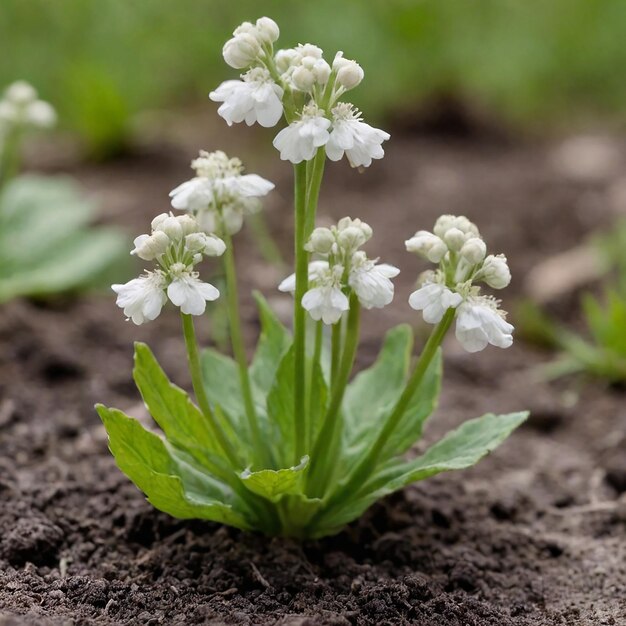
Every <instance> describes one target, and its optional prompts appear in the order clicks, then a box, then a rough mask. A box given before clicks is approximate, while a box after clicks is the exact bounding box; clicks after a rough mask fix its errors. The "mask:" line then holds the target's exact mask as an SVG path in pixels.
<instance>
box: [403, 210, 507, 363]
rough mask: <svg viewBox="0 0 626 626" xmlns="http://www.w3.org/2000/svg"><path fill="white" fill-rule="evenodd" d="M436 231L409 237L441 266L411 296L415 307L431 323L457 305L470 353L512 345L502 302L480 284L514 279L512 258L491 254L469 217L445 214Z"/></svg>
mask: <svg viewBox="0 0 626 626" xmlns="http://www.w3.org/2000/svg"><path fill="white" fill-rule="evenodd" d="M433 231H434V232H432V233H431V232H429V231H425V230H421V231H419V232H417V233H415V235H414V236H413V237H411V238H410V239H409V240H408V241H406V248H407V250H408V251H409V252H414V253H416V254H418V255H419V256H421V257H423V258H425V259H427V260H429V261H430V262H432V263H437V264H438V268H437V270H435V271H432V270H431V271H428V272H425V273H424V275H423V276H422V279H421V281H420V282H421V283H422V284H421V286H420V288H419V289H417V291H414V292H413V293H412V294H411V296H410V298H409V304H410V306H411V307H413V308H414V309H416V310H418V311H422V314H423V316H424V320H425V321H426V322H428V323H429V324H437V323H439V322H440V321H441V320H442V318H443V316H444V314H445V313H446V311H447V310H448V309H451V308H453V309H456V337H457V339H458V340H459V341H460V342H461V344H462V346H463V347H464V348H465V350H467V351H468V352H478V351H479V350H483V349H484V348H486V347H487V345H488V344H491V345H493V346H497V347H499V348H508V347H509V346H510V345H511V344H512V343H513V336H512V333H513V326H512V325H511V324H509V323H508V322H507V321H506V313H505V312H504V311H502V310H501V309H500V308H499V300H496V299H495V298H493V297H492V296H486V295H481V293H480V287H479V286H477V285H476V284H475V283H480V282H482V283H485V284H486V285H488V286H489V287H491V288H493V289H503V288H504V287H506V286H507V285H508V284H509V283H510V282H511V272H510V271H509V267H508V265H507V260H506V257H505V256H504V255H503V254H498V255H493V254H490V255H487V246H486V245H485V242H484V241H483V239H482V237H481V236H480V233H479V232H478V228H477V227H476V225H475V224H473V223H472V222H470V221H469V220H468V219H467V218H466V217H463V216H460V217H456V216H453V215H442V216H441V217H440V218H439V219H438V220H437V222H436V224H435V227H434V229H433Z"/></svg>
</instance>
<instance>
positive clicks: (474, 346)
mask: <svg viewBox="0 0 626 626" xmlns="http://www.w3.org/2000/svg"><path fill="white" fill-rule="evenodd" d="M512 333H513V326H512V325H511V324H509V323H508V322H507V321H506V320H505V319H504V313H503V312H502V311H500V310H499V309H498V306H497V301H495V300H494V299H493V298H489V297H486V296H470V297H469V298H468V299H467V300H466V301H465V302H463V303H462V304H461V305H460V306H459V308H458V312H457V320H456V333H455V334H456V338H457V339H458V340H459V341H460V342H461V345H462V346H463V348H465V350H467V351H468V352H479V351H480V350H484V349H485V348H486V347H487V344H491V345H492V346H497V347H498V348H508V347H509V346H510V345H511V344H512V343H513V336H512Z"/></svg>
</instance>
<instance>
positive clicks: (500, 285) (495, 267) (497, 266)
mask: <svg viewBox="0 0 626 626" xmlns="http://www.w3.org/2000/svg"><path fill="white" fill-rule="evenodd" d="M479 279H481V280H484V281H485V282H486V283H487V284H488V285H489V286H490V287H492V288H493V289H504V288H505V287H507V286H508V284H509V283H510V282H511V270H509V266H508V264H507V261H506V257H505V256H504V255H503V254H498V255H493V254H490V255H489V256H488V257H487V258H486V259H485V262H484V263H483V267H482V269H481V271H480V274H479Z"/></svg>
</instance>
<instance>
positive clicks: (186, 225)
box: [176, 215, 198, 235]
mask: <svg viewBox="0 0 626 626" xmlns="http://www.w3.org/2000/svg"><path fill="white" fill-rule="evenodd" d="M176 219H177V220H178V223H179V224H180V227H181V229H182V233H183V235H190V234H191V233H197V232H198V222H196V220H195V219H194V218H193V217H191V215H178V216H177V217H176Z"/></svg>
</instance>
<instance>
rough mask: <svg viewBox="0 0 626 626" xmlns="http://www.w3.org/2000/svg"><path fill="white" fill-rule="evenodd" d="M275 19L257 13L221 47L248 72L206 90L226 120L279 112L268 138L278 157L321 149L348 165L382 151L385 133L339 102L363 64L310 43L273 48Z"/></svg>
mask: <svg viewBox="0 0 626 626" xmlns="http://www.w3.org/2000/svg"><path fill="white" fill-rule="evenodd" d="M278 36H279V29H278V26H277V24H276V23H275V22H274V21H273V20H271V19H270V18H267V17H262V18H260V19H258V20H257V21H256V24H252V23H250V22H244V23H243V24H241V25H240V26H238V27H237V28H236V29H235V31H234V32H233V37H232V38H231V39H229V40H228V41H227V42H226V44H225V45H224V49H223V55H224V60H225V61H226V63H228V65H230V66H231V67H233V68H235V69H241V70H246V71H245V72H244V73H243V74H242V75H241V77H240V78H241V80H227V81H225V82H223V83H222V84H221V85H220V86H219V87H218V88H217V89H215V90H214V91H212V92H211V93H210V94H209V97H210V98H211V100H213V101H215V102H220V103H221V105H220V107H219V109H218V113H219V115H221V116H222V117H223V118H224V119H225V120H226V122H227V123H228V124H229V125H232V124H233V123H239V122H244V121H245V122H246V124H248V125H251V124H254V123H255V122H258V123H259V124H260V125H261V126H265V127H268V128H269V127H273V126H275V125H276V124H278V122H279V121H280V119H281V117H282V116H283V114H284V115H285V118H286V120H287V122H288V124H289V125H288V126H287V127H286V128H284V129H283V130H281V131H280V132H279V133H278V135H277V136H276V137H275V139H274V147H275V148H276V149H277V150H279V151H280V158H281V159H283V160H288V161H291V162H292V163H301V162H302V161H309V160H311V159H312V158H313V157H314V156H315V153H316V152H317V150H318V149H319V148H322V147H324V148H325V151H326V156H328V158H329V159H330V160H331V161H339V160H340V159H341V158H343V156H344V155H345V156H346V157H347V159H348V161H349V162H350V164H351V165H352V166H353V167H368V166H369V165H371V163H372V160H373V159H380V158H382V157H383V155H384V150H383V148H382V143H383V142H384V141H386V140H388V139H389V133H386V132H384V131H382V130H380V129H377V128H373V127H372V126H370V125H369V124H366V123H365V122H364V121H363V120H362V118H361V113H360V112H359V111H358V110H357V109H356V108H355V107H354V106H353V105H352V104H350V103H347V102H339V99H340V98H341V97H342V96H343V95H344V93H345V92H346V91H348V90H350V89H354V88H355V87H357V86H358V85H359V84H360V82H361V81H362V80H363V77H364V72H363V69H362V68H361V66H360V65H359V64H358V63H357V62H356V61H352V60H350V59H346V58H344V56H343V52H337V54H336V55H335V58H334V60H333V62H332V65H331V64H329V63H328V62H327V61H326V60H325V59H324V57H323V51H322V50H321V48H319V47H318V46H315V45H313V44H308V43H307V44H300V45H298V46H296V47H295V48H289V49H286V50H278V51H277V52H276V53H274V48H273V44H274V42H276V40H277V39H278Z"/></svg>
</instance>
